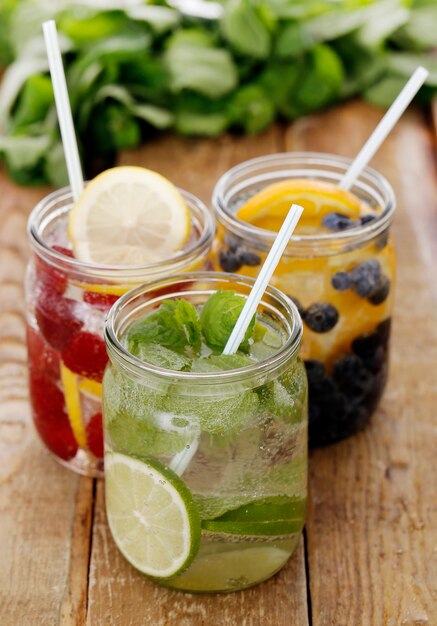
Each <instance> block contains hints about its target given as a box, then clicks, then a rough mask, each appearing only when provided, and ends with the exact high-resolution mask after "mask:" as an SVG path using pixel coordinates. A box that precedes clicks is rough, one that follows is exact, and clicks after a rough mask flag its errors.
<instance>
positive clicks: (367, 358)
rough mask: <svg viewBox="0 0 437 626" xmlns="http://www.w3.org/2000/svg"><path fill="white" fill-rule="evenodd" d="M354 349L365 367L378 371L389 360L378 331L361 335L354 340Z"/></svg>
mask: <svg viewBox="0 0 437 626" xmlns="http://www.w3.org/2000/svg"><path fill="white" fill-rule="evenodd" d="M352 351H353V352H354V354H356V355H357V356H358V357H360V359H361V360H362V361H363V364H364V367H365V368H366V369H368V370H370V371H371V372H374V373H376V372H378V371H379V370H380V369H381V367H382V366H383V365H384V363H385V362H386V360H387V353H386V349H385V345H384V344H383V343H382V341H381V337H380V335H379V333H378V332H377V331H375V332H374V333H369V334H368V335H360V336H359V337H356V338H355V339H354V340H353V342H352Z"/></svg>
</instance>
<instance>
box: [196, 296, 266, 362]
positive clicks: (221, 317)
mask: <svg viewBox="0 0 437 626" xmlns="http://www.w3.org/2000/svg"><path fill="white" fill-rule="evenodd" d="M244 303H245V299H244V298H243V297H242V296H238V295H236V293H235V292H234V291H230V290H229V291H228V290H224V289H220V290H219V291H216V292H215V293H214V294H213V295H212V296H210V297H209V298H208V300H207V301H206V302H205V304H204V306H203V309H202V312H201V314H200V324H201V327H202V332H203V336H204V337H205V341H206V343H207V344H208V346H209V347H210V348H212V349H213V350H215V351H217V352H222V351H223V349H224V347H225V346H226V343H227V341H228V339H229V336H230V334H231V332H232V330H233V328H234V326H235V324H236V322H237V319H238V317H239V315H240V313H241V311H242V309H243V306H244ZM254 326H255V315H254V316H253V318H252V320H251V322H250V324H249V328H248V329H247V331H246V334H245V336H244V339H243V341H242V343H241V344H240V348H239V349H240V350H242V351H243V352H248V351H249V339H250V338H251V336H252V333H253V329H254Z"/></svg>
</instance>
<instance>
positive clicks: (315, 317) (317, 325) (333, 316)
mask: <svg viewBox="0 0 437 626" xmlns="http://www.w3.org/2000/svg"><path fill="white" fill-rule="evenodd" d="M338 317H339V316H338V311H337V309H336V308H335V307H334V306H332V304H329V302H317V303H315V304H311V306H309V307H308V309H307V310H306V311H305V314H304V317H303V319H304V321H305V323H306V325H307V326H308V328H310V329H311V330H312V331H314V332H315V333H327V332H328V331H330V330H331V329H332V328H334V326H335V325H336V323H337V322H338Z"/></svg>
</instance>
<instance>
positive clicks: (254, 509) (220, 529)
mask: <svg viewBox="0 0 437 626" xmlns="http://www.w3.org/2000/svg"><path fill="white" fill-rule="evenodd" d="M305 512H306V501H305V499H302V498H289V497H287V496H278V497H272V498H266V499H263V500H254V501H252V502H249V503H247V504H245V505H243V506H240V507H238V508H235V509H232V510H229V511H227V512H226V513H224V514H223V515H221V516H220V517H217V518H215V519H212V520H204V521H202V528H203V529H204V530H208V531H210V532H215V533H228V534H232V535H246V536H248V535H264V536H269V535H291V534H294V533H299V532H300V531H301V530H302V528H303V524H304V520H305Z"/></svg>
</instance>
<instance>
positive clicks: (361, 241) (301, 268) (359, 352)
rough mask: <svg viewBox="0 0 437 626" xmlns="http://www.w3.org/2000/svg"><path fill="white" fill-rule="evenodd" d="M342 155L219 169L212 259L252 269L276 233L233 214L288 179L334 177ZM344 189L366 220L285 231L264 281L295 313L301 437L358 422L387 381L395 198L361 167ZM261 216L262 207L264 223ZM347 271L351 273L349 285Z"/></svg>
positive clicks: (317, 441) (222, 266)
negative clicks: (302, 396)
mask: <svg viewBox="0 0 437 626" xmlns="http://www.w3.org/2000/svg"><path fill="white" fill-rule="evenodd" d="M349 164H350V160H349V159H346V158H343V157H337V156H335V155H329V154H319V153H289V154H276V155H271V156H266V157H261V158H257V159H253V160H251V161H246V162H244V163H241V164H240V165H238V166H236V167H234V168H233V169H231V170H229V171H228V172H227V173H226V174H224V175H223V176H222V178H221V179H220V180H219V181H218V183H217V185H216V187H215V189H214V193H213V204H214V207H215V209H216V212H217V217H218V222H219V227H218V231H217V237H216V241H215V243H214V247H213V256H212V258H213V264H214V268H215V269H217V270H225V271H233V272H238V273H239V274H244V275H248V276H256V275H257V274H258V272H259V269H260V267H261V265H262V263H263V261H264V259H265V257H266V254H267V251H268V249H269V248H270V246H271V245H272V242H273V240H274V238H275V236H276V233H275V232H273V230H274V229H273V228H272V230H267V229H265V228H258V227H256V226H254V225H252V224H250V223H247V222H243V221H241V220H239V219H238V218H237V217H236V213H237V212H238V210H239V208H240V207H241V206H242V205H243V204H244V203H245V202H246V200H247V199H248V198H250V197H251V196H253V195H254V194H255V193H257V192H259V191H260V190H261V189H263V188H265V187H266V186H268V185H270V184H272V183H275V182H279V181H285V180H290V179H309V180H314V181H326V182H330V183H334V184H338V183H339V181H340V180H341V178H342V176H343V174H344V173H345V171H346V170H347V168H348V166H349ZM350 191H351V192H352V193H353V194H355V195H356V196H357V197H358V198H360V199H361V200H362V201H364V202H365V203H366V205H367V206H368V210H369V214H371V215H372V217H373V219H371V220H369V221H365V222H364V223H363V224H362V225H359V226H357V227H354V228H350V229H347V230H344V231H341V232H335V233H327V234H320V233H316V234H308V235H307V234H301V235H295V236H293V237H292V239H291V242H290V245H289V246H288V248H287V250H286V252H285V254H284V256H283V258H282V260H281V262H280V263H279V266H278V268H277V270H276V272H275V274H274V276H273V278H272V281H271V284H272V285H274V286H275V287H277V288H278V289H280V290H281V291H283V292H284V293H286V294H287V295H288V296H290V297H291V298H292V299H293V300H294V301H295V302H296V303H297V305H298V308H299V310H300V313H301V315H302V318H303V321H304V336H303V343H302V351H301V355H302V357H303V359H304V360H305V365H306V368H307V374H308V382H309V440H310V445H324V444H327V443H331V442H334V441H337V440H339V439H342V438H344V437H347V436H349V435H351V434H353V433H355V432H357V431H358V430H360V429H361V428H363V427H364V426H365V424H366V423H367V422H368V420H369V417H370V416H371V414H372V413H373V411H374V410H375V408H376V406H377V405H378V402H379V400H380V398H381V395H382V392H383V390H384V387H385V384H386V381H387V373H388V348H389V337H390V324H391V314H392V308H393V284H394V278H395V266H396V258H395V251H394V246H393V240H392V237H391V236H390V235H389V228H390V224H391V220H392V217H393V212H394V210H395V198H394V194H393V190H392V188H391V187H390V185H389V184H388V182H387V181H386V179H385V178H384V177H383V176H381V175H380V174H379V173H378V172H376V171H374V170H372V169H370V168H366V169H365V170H364V172H363V173H362V174H361V175H360V177H359V179H358V180H357V181H356V182H355V184H354V186H353V187H352V189H351V190H350ZM268 222H269V216H268V215H267V216H266V218H265V220H264V224H265V225H267V227H268ZM236 251H238V255H236V254H235V252H236ZM236 258H237V259H238V262H236ZM352 272H354V274H353V275H354V276H356V277H357V278H359V279H360V281H361V282H360V284H359V285H358V280H357V282H356V283H355V284H354V288H351V281H350V280H349V277H350V276H351V273H352ZM372 281H373V282H375V281H379V282H378V285H379V286H380V288H379V290H377V291H375V292H372V293H370V290H369V289H368V287H369V283H372Z"/></svg>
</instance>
